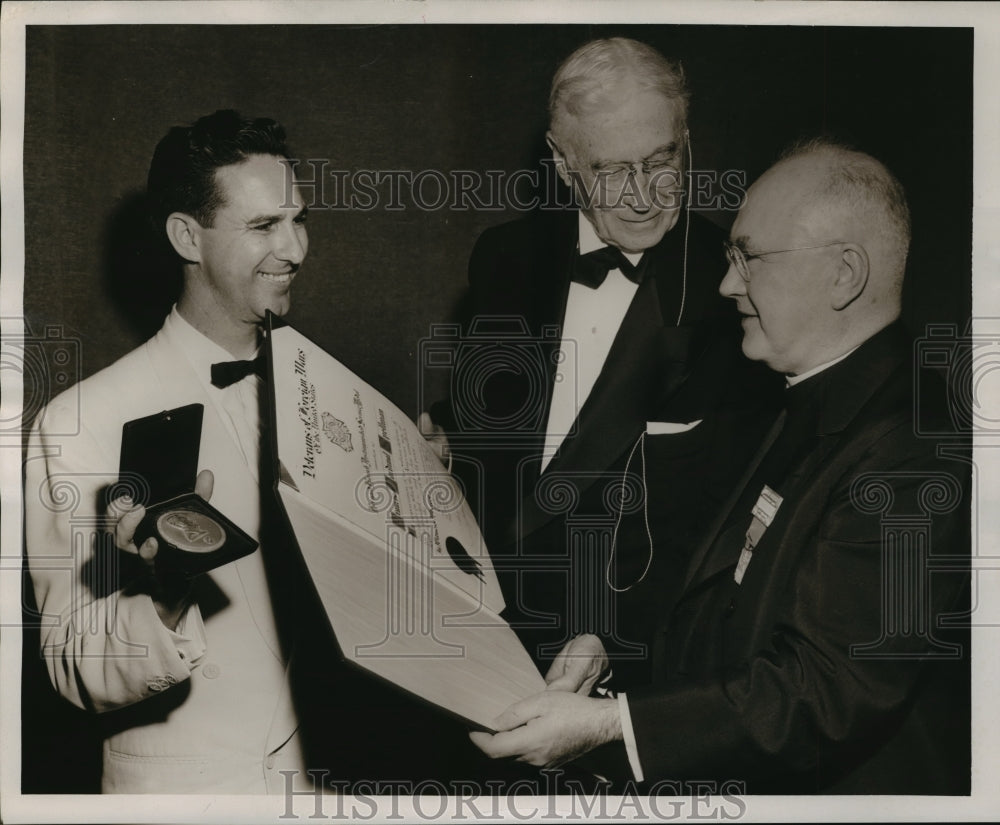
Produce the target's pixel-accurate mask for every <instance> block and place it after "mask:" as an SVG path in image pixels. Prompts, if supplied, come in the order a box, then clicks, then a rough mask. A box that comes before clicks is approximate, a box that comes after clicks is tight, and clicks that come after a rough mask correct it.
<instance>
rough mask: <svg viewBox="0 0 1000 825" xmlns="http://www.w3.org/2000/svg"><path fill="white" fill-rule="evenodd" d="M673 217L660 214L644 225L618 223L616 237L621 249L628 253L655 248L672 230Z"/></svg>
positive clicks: (622, 221)
mask: <svg viewBox="0 0 1000 825" xmlns="http://www.w3.org/2000/svg"><path fill="white" fill-rule="evenodd" d="M672 218H673V216H670V215H665V214H660V215H658V216H657V217H655V218H652V219H650V220H649V221H647V222H645V223H630V222H628V221H624V220H619V221H618V232H617V233H616V235H617V236H618V238H617V240H618V241H619V242H620V244H621V246H622V248H623V249H625V250H626V251H628V252H642V251H643V250H646V249H649V248H651V247H654V246H656V245H657V244H658V243H659V242H660V241H661V240H663V236H664V235H666V234H667V232H668V231H670V229H672V228H673V225H674V223H675V221H674V220H672Z"/></svg>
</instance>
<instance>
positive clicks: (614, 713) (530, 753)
mask: <svg viewBox="0 0 1000 825" xmlns="http://www.w3.org/2000/svg"><path fill="white" fill-rule="evenodd" d="M493 727H494V728H495V729H496V730H497V733H495V734H490V733H485V732H483V731H473V732H471V733H470V734H469V738H470V739H471V740H472V742H473V744H475V745H476V747H478V748H479V749H480V750H481V751H482V752H483V753H485V754H486V755H487V756H489V757H491V758H493V759H498V758H501V757H513V758H515V759H517V761H518V762H528V763H529V764H531V765H535V766H536V767H539V768H543V767H549V768H551V767H555V766H557V765H561V764H563V763H565V762H569V761H570V760H571V759H575V758H576V757H578V756H582V755H583V754H585V753H587V751H591V750H593V749H594V748H596V747H599V746H600V745H603V744H604V743H606V742H613V741H614V740H616V739H621V738H622V728H621V718H620V716H619V713H618V702H617V701H616V700H615V699H590V698H588V697H586V696H579V695H577V694H575V693H566V692H565V691H561V690H546V691H544V692H542V693H536V694H535V695H534V696H529V697H528V698H527V699H522V700H521V701H520V702H517V703H515V704H513V705H511V706H510V707H509V708H507V710H505V711H504V712H503V713H501V714H500V716H498V717H497V718H496V720H495V722H494V723H493Z"/></svg>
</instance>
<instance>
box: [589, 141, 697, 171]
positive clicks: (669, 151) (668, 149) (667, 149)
mask: <svg viewBox="0 0 1000 825" xmlns="http://www.w3.org/2000/svg"><path fill="white" fill-rule="evenodd" d="M676 154H677V141H676V140H672V141H671V142H670V143H665V144H663V145H662V146H658V147H657V148H656V149H654V150H653V151H652V152H650V153H649V154H648V155H646V157H644V158H642V160H638V161H624V160H609V159H605V158H597V159H596V160H594V162H593V165H594V166H607V165H609V164H612V163H644V162H645V161H647V160H649V159H650V158H655V157H656V156H657V155H676Z"/></svg>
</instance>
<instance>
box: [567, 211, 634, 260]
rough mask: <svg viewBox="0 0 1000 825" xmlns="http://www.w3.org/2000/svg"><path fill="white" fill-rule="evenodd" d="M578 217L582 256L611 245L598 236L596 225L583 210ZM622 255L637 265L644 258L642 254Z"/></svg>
mask: <svg viewBox="0 0 1000 825" xmlns="http://www.w3.org/2000/svg"><path fill="white" fill-rule="evenodd" d="M577 217H578V220H579V222H580V254H581V255H586V254H587V253H588V252H593V251H595V250H597V249H602V248H603V247H605V246H609V244H607V243H605V242H604V241H602V240H601V239H600V238H599V237H598V236H597V230H596V229H594V225H593V224H592V223H591V222H590V219H589V218H587V216H586V215H584V214H583V210H580V211H579V212H577ZM622 254H623V255H624V256H625V257H626V258H628V259H629V261H630V262H631V263H632V264H633V265H636V264H638V263H639V260H640V259H641V258H642V256H643V253H642V252H622Z"/></svg>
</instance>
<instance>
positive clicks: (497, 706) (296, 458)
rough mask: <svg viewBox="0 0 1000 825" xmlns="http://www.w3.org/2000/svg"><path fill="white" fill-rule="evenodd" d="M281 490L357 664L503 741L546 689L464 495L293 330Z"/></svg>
mask: <svg viewBox="0 0 1000 825" xmlns="http://www.w3.org/2000/svg"><path fill="white" fill-rule="evenodd" d="M267 356H268V370H269V376H270V382H269V389H270V401H271V416H270V421H271V427H272V428H273V435H274V438H273V444H274V448H275V452H276V455H275V456H274V459H275V461H274V466H275V468H276V472H275V476H276V477H275V487H276V490H277V494H278V498H279V500H280V502H281V505H282V507H283V509H284V512H285V515H286V517H287V519H288V523H289V526H290V527H291V530H292V532H293V533H294V536H295V539H296V542H297V544H298V546H299V549H300V551H301V553H302V556H303V559H304V560H305V563H306V567H307V568H308V570H309V573H310V576H311V577H312V581H313V584H314V585H315V587H316V591H317V593H318V594H319V598H320V600H321V601H322V603H323V607H324V608H325V610H326V614H327V617H328V618H329V620H330V624H331V627H332V629H333V632H334V635H335V636H336V638H337V643H338V645H339V646H340V650H341V653H342V655H343V656H344V658H345V660H346V661H348V662H350V663H352V664H354V665H356V666H358V667H361V668H363V669H365V670H367V671H369V672H371V673H373V674H374V675H376V676H379V677H381V678H383V679H386V680H388V681H390V682H392V683H394V684H396V685H398V686H399V687H400V688H402V689H404V690H406V691H408V692H410V693H412V694H414V695H415V696H417V697H420V698H421V699H424V700H426V701H429V702H431V703H433V704H435V705H438V706H439V707H441V708H443V709H444V710H446V711H448V712H450V713H452V714H455V715H457V716H459V717H460V718H462V719H464V720H466V721H467V722H469V723H471V724H472V725H474V726H476V727H479V728H484V729H489V726H490V722H491V721H492V720H493V719H494V718H495V717H496V716H497V715H498V714H499V713H501V712H502V711H503V710H505V709H506V708H507V707H508V706H509V705H511V704H512V703H513V702H515V701H517V700H519V699H523V698H524V697H526V696H529V695H531V694H533V693H537V692H538V691H540V690H543V689H544V688H545V683H544V680H543V679H542V677H541V675H540V674H539V673H538V669H537V668H536V667H535V665H534V663H533V662H532V661H531V658H530V657H529V656H528V653H527V651H525V649H524V647H523V646H522V645H521V643H520V641H519V639H518V638H517V635H516V634H515V633H514V631H513V630H511V628H510V627H509V626H508V624H507V623H506V622H505V621H504V620H503V619H502V618H501V617H500V615H499V614H500V613H501V611H502V610H503V608H504V600H503V595H502V593H501V591H500V586H499V584H498V582H497V577H496V573H495V571H494V569H493V567H492V564H491V562H490V556H489V553H488V551H487V549H486V545H485V543H484V541H483V537H482V534H481V532H480V530H479V527H478V525H477V523H476V520H475V518H474V516H473V514H472V511H471V510H470V508H469V505H468V503H467V502H466V500H465V497H464V495H463V493H462V490H461V488H460V486H459V484H458V482H457V481H456V480H455V479H454V478H453V477H452V476H451V474H450V473H449V472H448V471H447V470H446V469H445V468H444V467H443V466H442V464H441V462H440V461H439V460H438V458H437V456H436V455H435V454H434V452H433V450H432V449H431V447H430V445H428V444H427V442H426V441H425V440H424V438H423V436H422V435H421V434H420V432H419V431H418V430H417V428H416V425H415V424H414V423H413V422H412V421H411V420H410V419H409V418H408V417H407V416H406V415H405V414H404V413H403V412H402V411H401V410H399V409H398V408H397V407H396V406H395V405H394V404H393V403H392V402H391V401H389V400H388V399H387V398H385V396H383V395H382V394H381V393H379V392H378V391H377V390H375V389H374V388H372V387H371V386H369V385H368V384H367V383H366V382H365V381H363V380H362V379H360V378H359V377H358V376H357V375H355V374H354V373H352V372H351V371H350V370H348V369H347V368H346V367H345V366H344V365H343V364H341V363H340V362H338V361H337V360H336V359H335V358H333V357H332V356H331V355H330V354H329V353H327V352H325V351H324V350H323V349H321V348H320V347H319V346H317V345H316V344H314V343H312V342H311V341H310V340H309V339H308V338H306V337H305V336H303V335H302V334H301V333H299V332H297V331H296V330H295V329H293V328H292V327H290V326H287V325H286V326H278V324H277V323H272V324H271V325H270V329H269V332H268V339H267Z"/></svg>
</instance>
